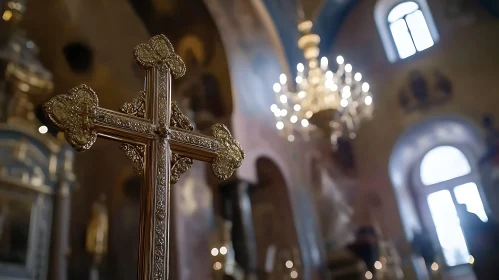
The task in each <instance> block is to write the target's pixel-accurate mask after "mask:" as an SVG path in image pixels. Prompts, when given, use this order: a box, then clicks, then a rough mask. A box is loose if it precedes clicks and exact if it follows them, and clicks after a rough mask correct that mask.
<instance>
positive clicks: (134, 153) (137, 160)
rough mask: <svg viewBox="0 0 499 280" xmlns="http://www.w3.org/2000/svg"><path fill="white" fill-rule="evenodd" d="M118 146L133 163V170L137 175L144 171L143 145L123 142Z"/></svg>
mask: <svg viewBox="0 0 499 280" xmlns="http://www.w3.org/2000/svg"><path fill="white" fill-rule="evenodd" d="M120 148H121V149H122V150H123V152H125V155H126V157H127V158H128V159H130V160H131V161H132V163H133V170H134V171H135V173H137V175H142V173H144V153H145V146H144V145H134V144H128V143H123V144H121V146H120Z"/></svg>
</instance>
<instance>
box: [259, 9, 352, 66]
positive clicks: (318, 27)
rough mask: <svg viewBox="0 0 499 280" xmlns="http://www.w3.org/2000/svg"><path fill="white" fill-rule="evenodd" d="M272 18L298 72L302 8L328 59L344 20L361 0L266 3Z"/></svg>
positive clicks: (289, 57) (322, 51)
mask: <svg viewBox="0 0 499 280" xmlns="http://www.w3.org/2000/svg"><path fill="white" fill-rule="evenodd" d="M262 1H263V2H264V4H265V6H266V8H267V10H268V12H269V14H270V16H271V17H272V19H273V21H274V24H275V27H276V29H277V32H278V33H279V36H280V38H281V43H282V46H283V48H284V52H285V54H286V58H287V60H288V62H289V64H290V67H291V69H292V70H293V72H294V66H295V65H296V64H298V63H299V62H301V61H302V60H303V54H302V51H301V50H300V49H299V48H298V45H297V43H298V38H299V37H300V33H299V32H298V30H297V25H298V21H299V19H298V14H297V9H298V5H301V4H300V2H301V3H302V4H303V11H304V16H305V18H306V19H309V20H312V22H313V23H314V29H313V31H314V32H315V33H317V34H318V35H319V36H321V44H320V48H321V54H322V55H327V54H328V53H329V52H330V50H331V47H332V45H333V41H334V38H335V36H336V33H337V31H338V30H339V28H340V26H341V24H342V22H343V19H344V18H345V16H346V15H347V13H348V12H349V11H350V9H351V7H353V5H354V4H355V3H356V2H357V1H358V0H262Z"/></svg>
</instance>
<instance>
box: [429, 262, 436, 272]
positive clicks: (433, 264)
mask: <svg viewBox="0 0 499 280" xmlns="http://www.w3.org/2000/svg"><path fill="white" fill-rule="evenodd" d="M431 270H433V271H437V270H438V263H436V262H434V263H432V264H431Z"/></svg>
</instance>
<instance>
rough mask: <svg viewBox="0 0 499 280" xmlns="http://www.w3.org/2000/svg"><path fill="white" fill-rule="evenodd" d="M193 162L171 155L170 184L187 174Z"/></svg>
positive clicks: (189, 159)
mask: <svg viewBox="0 0 499 280" xmlns="http://www.w3.org/2000/svg"><path fill="white" fill-rule="evenodd" d="M193 162H194V161H193V160H192V159H191V158H188V157H185V156H181V155H179V154H176V153H172V160H171V165H172V172H171V174H170V184H175V183H177V182H178V179H179V178H180V175H182V174H184V173H185V172H187V170H189V168H191V166H192V164H193Z"/></svg>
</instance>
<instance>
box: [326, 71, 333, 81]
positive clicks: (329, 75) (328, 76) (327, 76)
mask: <svg viewBox="0 0 499 280" xmlns="http://www.w3.org/2000/svg"><path fill="white" fill-rule="evenodd" d="M333 77H334V74H333V72H332V71H331V70H329V71H327V72H326V79H329V80H331V79H333Z"/></svg>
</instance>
